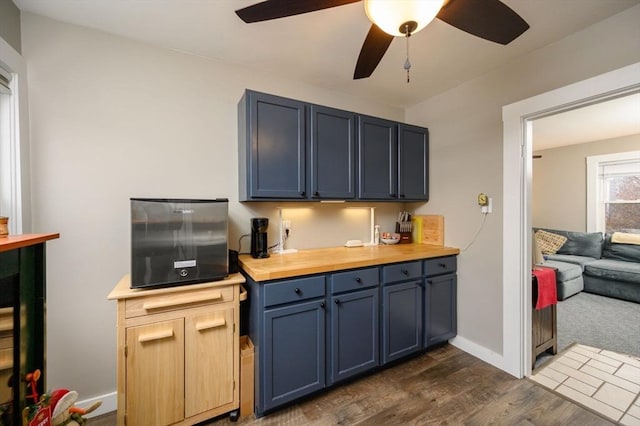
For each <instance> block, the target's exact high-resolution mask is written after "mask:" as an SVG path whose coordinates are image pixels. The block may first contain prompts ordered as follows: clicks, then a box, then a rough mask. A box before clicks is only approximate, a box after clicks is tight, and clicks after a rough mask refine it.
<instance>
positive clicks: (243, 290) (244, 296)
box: [239, 284, 247, 302]
mask: <svg viewBox="0 0 640 426" xmlns="http://www.w3.org/2000/svg"><path fill="white" fill-rule="evenodd" d="M239 299H240V301H241V302H244V301H245V300H247V289H246V288H244V286H243V285H242V284H240V297H239Z"/></svg>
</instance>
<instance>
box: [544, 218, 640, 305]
mask: <svg viewBox="0 0 640 426" xmlns="http://www.w3.org/2000/svg"><path fill="white" fill-rule="evenodd" d="M538 229H543V230H545V231H547V232H551V233H553V234H557V235H562V236H564V237H566V238H567V241H566V242H565V243H564V244H563V245H562V246H561V247H560V248H559V249H558V251H557V252H556V253H555V254H547V255H544V259H545V260H544V262H543V265H545V266H550V267H554V268H556V269H557V270H558V272H557V281H558V299H560V300H564V299H566V298H567V297H569V296H572V295H573V294H576V293H578V292H579V291H582V290H584V291H586V292H588V293H595V294H599V295H602V296H607V297H614V298H616V299H622V300H628V301H631V302H635V303H640V245H638V244H620V243H613V242H611V235H610V234H605V235H603V234H602V233H600V232H572V231H563V230H554V229H546V228H536V229H534V232H535V231H536V230H538Z"/></svg>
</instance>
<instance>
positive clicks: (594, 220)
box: [586, 151, 640, 233]
mask: <svg viewBox="0 0 640 426" xmlns="http://www.w3.org/2000/svg"><path fill="white" fill-rule="evenodd" d="M637 158H640V151H628V152H617V153H614V154H604V155H592V156H589V157H587V159H586V162H587V232H602V233H604V232H605V231H606V229H605V227H606V225H605V217H604V209H603V208H602V204H603V202H604V200H602V179H600V177H599V176H598V175H599V170H600V166H601V165H603V164H605V163H612V162H620V161H629V160H633V159H637Z"/></svg>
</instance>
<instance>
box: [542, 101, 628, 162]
mask: <svg viewBox="0 0 640 426" xmlns="http://www.w3.org/2000/svg"><path fill="white" fill-rule="evenodd" d="M629 135H640V93H635V94H630V95H627V96H624V97H619V98H615V99H611V100H607V101H605V102H599V103H596V104H593V105H589V106H584V107H582V108H577V109H573V110H570V111H566V112H563V113H560V114H555V115H550V116H548V117H544V118H540V119H537V120H534V121H533V150H534V151H541V150H543V149H549V148H556V147H559V146H566V145H575V144H579V143H585V142H594V141H601V140H605V139H613V138H618V137H622V136H629Z"/></svg>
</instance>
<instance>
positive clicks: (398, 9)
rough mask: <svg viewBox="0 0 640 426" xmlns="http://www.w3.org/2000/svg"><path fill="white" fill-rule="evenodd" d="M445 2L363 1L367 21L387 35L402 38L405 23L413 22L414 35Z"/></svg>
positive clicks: (412, 32)
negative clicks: (415, 25) (414, 25)
mask: <svg viewBox="0 0 640 426" xmlns="http://www.w3.org/2000/svg"><path fill="white" fill-rule="evenodd" d="M444 2H445V0H364V10H365V12H366V13H367V16H368V17H369V20H370V21H371V22H373V23H374V24H376V25H377V26H378V27H380V29H381V30H382V31H384V32H386V33H387V34H391V35H393V36H403V35H404V32H403V31H401V28H403V25H404V24H405V23H406V22H410V21H415V22H416V23H417V24H418V26H417V27H416V28H415V29H414V30H412V31H411V34H415V33H417V32H418V31H420V30H421V29H423V28H424V27H426V26H427V25H428V24H429V22H431V21H433V19H434V18H435V17H436V15H437V14H438V12H439V11H440V9H441V8H442V5H443V4H444Z"/></svg>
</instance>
